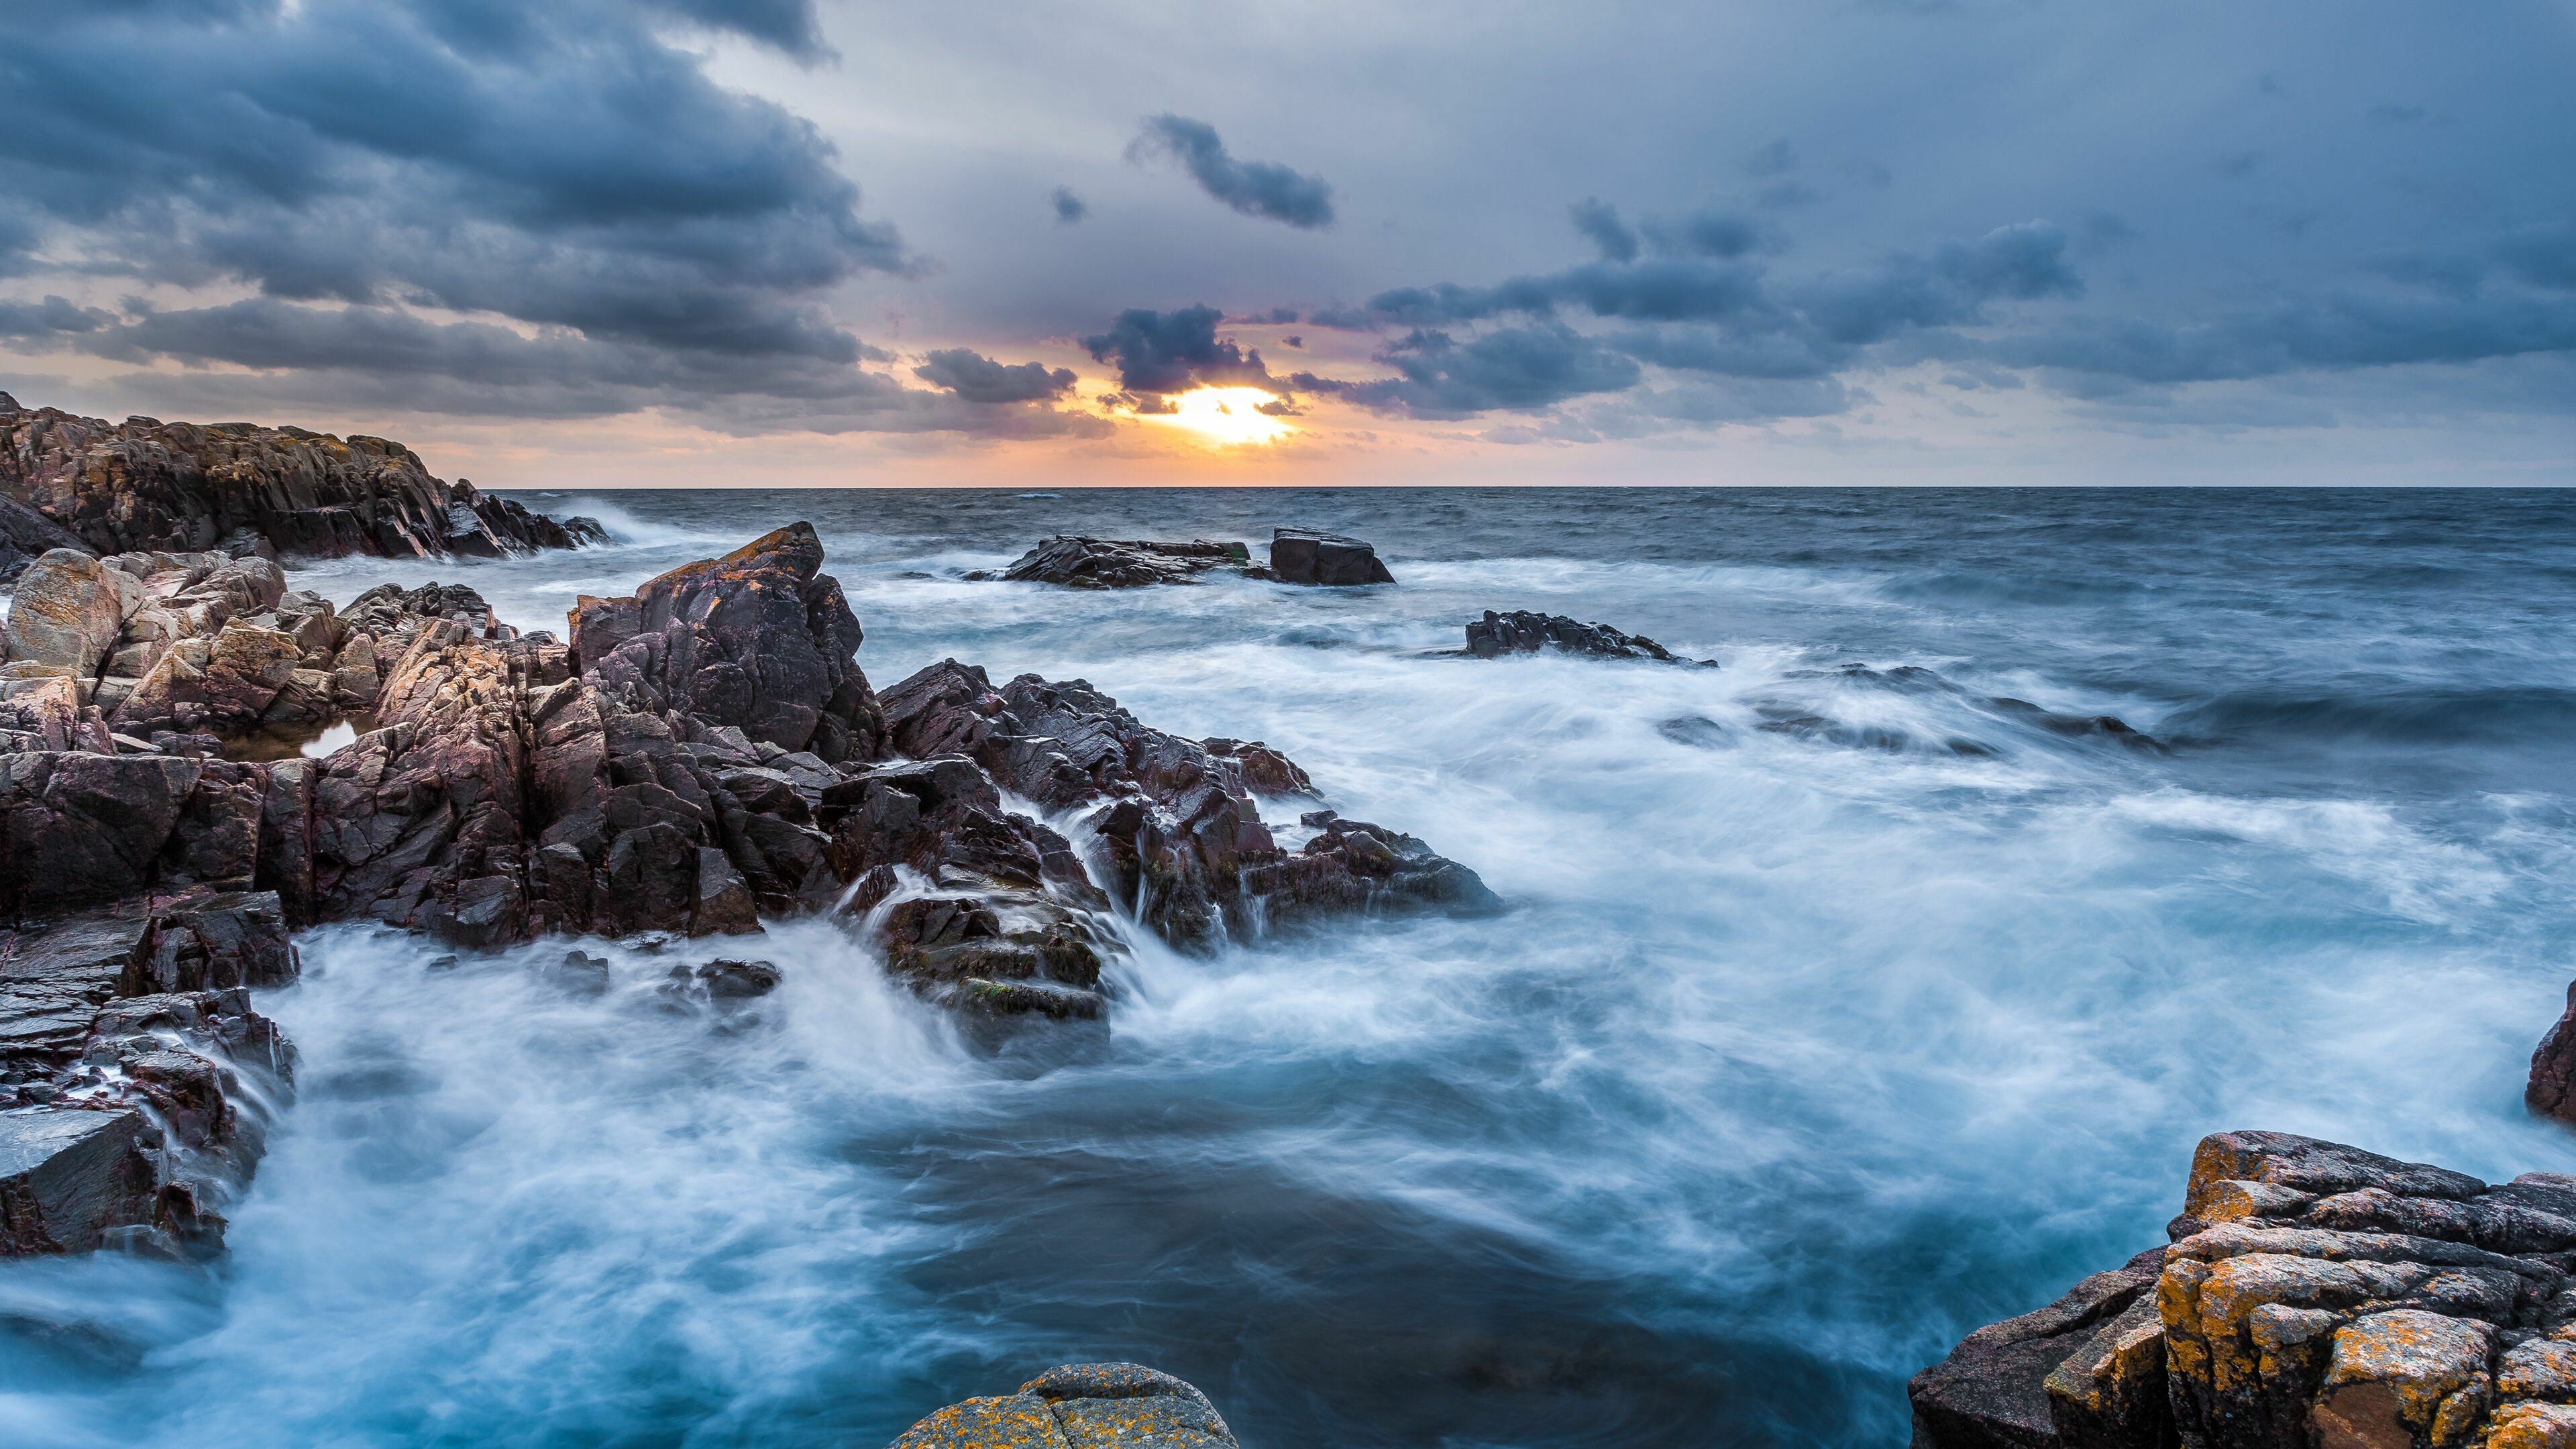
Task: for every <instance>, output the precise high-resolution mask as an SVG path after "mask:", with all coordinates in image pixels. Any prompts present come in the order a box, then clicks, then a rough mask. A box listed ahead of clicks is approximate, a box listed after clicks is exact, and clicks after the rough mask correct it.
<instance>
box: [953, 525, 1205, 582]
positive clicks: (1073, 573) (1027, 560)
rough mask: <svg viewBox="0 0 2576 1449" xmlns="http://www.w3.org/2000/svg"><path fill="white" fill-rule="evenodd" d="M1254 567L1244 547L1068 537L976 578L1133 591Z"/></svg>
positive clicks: (1038, 548)
mask: <svg viewBox="0 0 2576 1449" xmlns="http://www.w3.org/2000/svg"><path fill="white" fill-rule="evenodd" d="M1251 562H1252V552H1251V550H1249V549H1247V548H1245V547H1244V546H1243V545H1242V544H1239V543H1211V542H1209V541H1208V540H1206V539H1203V538H1202V539H1193V540H1191V541H1189V542H1187V543H1156V542H1150V541H1147V540H1143V539H1111V538H1087V537H1083V536H1080V535H1074V534H1065V535H1060V536H1058V537H1055V538H1050V539H1048V540H1046V541H1045V542H1043V543H1040V544H1039V545H1038V546H1037V547H1035V548H1033V549H1030V550H1029V551H1028V552H1027V553H1024V554H1022V555H1020V557H1019V559H1018V560H1017V561H1016V562H1014V563H1012V564H1011V566H1010V567H1008V568H1006V569H1003V570H1002V571H1001V572H1000V573H998V574H994V575H989V576H987V575H977V577H994V578H1002V579H1009V580H1012V581H1014V582H1021V583H1040V584H1062V585H1064V586H1065V587H1067V588H1074V589H1132V588H1141V587H1143V586H1145V585H1149V584H1187V583H1195V582H1197V580H1198V576H1199V575H1201V574H1203V573H1206V572H1207V571H1208V570H1210V569H1215V568H1224V567H1228V566H1232V567H1236V568H1241V567H1243V566H1245V565H1247V564H1249V563H1251Z"/></svg>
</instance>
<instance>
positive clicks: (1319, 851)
mask: <svg viewBox="0 0 2576 1449" xmlns="http://www.w3.org/2000/svg"><path fill="white" fill-rule="evenodd" d="M885 711H886V715H885V717H886V723H887V728H888V730H889V731H890V732H891V734H892V737H893V739H894V742H895V745H896V746H897V748H899V749H901V750H903V751H904V752H905V753H906V754H910V755H913V756H916V757H928V756H941V755H950V754H955V755H962V756H965V757H966V758H968V759H971V760H973V761H974V762H975V763H977V764H979V765H981V766H982V767H983V768H984V769H986V770H988V771H990V772H991V773H992V776H993V778H994V779H995V780H997V781H999V782H1000V783H1001V784H1003V785H1004V786H1006V787H1008V788H1009V789H1011V790H1013V791H1015V792H1017V793H1019V794H1021V795H1023V796H1026V797H1027V798H1029V799H1031V800H1034V801H1036V802H1037V803H1039V804H1040V805H1042V806H1044V807H1046V808H1048V809H1050V810H1071V809H1082V810H1086V811H1087V812H1088V814H1087V816H1086V823H1087V824H1088V825H1089V826H1090V828H1091V829H1092V830H1093V832H1094V833H1096V834H1097V835H1098V836H1099V838H1100V841H1101V844H1102V846H1103V847H1104V849H1105V852H1106V854H1107V855H1108V857H1109V865H1110V869H1111V872H1112V879H1111V880H1110V881H1109V882H1108V883H1107V884H1108V886H1109V888H1110V889H1111V890H1112V891H1114V892H1115V893H1117V895H1118V896H1119V898H1121V899H1124V900H1128V901H1132V902H1134V903H1135V909H1136V913H1137V915H1138V918H1139V919H1141V920H1142V921H1144V923H1145V924H1146V925H1148V926H1150V927H1151V928H1153V929H1154V930H1155V931H1156V932H1157V933H1158V934H1160V935H1162V936H1163V937H1164V938H1165V939H1167V940H1170V941H1172V942H1173V943H1174V944H1176V945H1181V946H1185V947H1205V946H1207V945H1210V944H1212V943H1213V942H1214V941H1216V940H1217V939H1219V938H1220V937H1222V936H1233V937H1237V938H1240V937H1243V936H1247V935H1252V934H1256V933H1257V932H1258V931H1259V930H1260V929H1263V928H1264V925H1265V923H1266V924H1267V925H1269V926H1283V925H1289V924H1293V923H1298V922H1302V921H1305V920H1311V919H1314V918H1317V917H1321V916H1325V915H1330V914H1338V913H1347V912H1356V911H1366V910H1380V909H1403V908H1409V907H1436V908H1445V909H1459V910H1486V909H1491V908H1493V907H1494V906H1495V905H1497V904H1498V902H1496V901H1495V899H1494V897H1493V895H1492V893H1491V892H1490V891H1488V890H1486V889H1485V886H1484V883H1483V882H1482V881H1480V880H1478V879H1477V878H1476V875H1475V873H1474V872H1473V871H1470V870H1468V869H1467V868H1466V867H1464V866H1461V865H1458V864H1456V863H1455V862H1452V861H1447V860H1443V859H1441V858H1440V857H1439V856H1437V855H1434V854H1432V853H1431V852H1430V851H1429V849H1428V848H1427V847H1424V846H1423V844H1422V842H1420V841H1418V840H1414V839H1412V838H1411V837H1409V836H1399V835H1396V834H1395V833H1394V832H1391V831H1384V830H1381V829H1380V828H1379V827H1376V826H1366V825H1357V826H1354V825H1349V824H1345V825H1344V826H1343V828H1341V829H1339V830H1334V829H1330V828H1324V829H1322V830H1321V832H1320V833H1319V834H1318V835H1317V836H1316V837H1315V838H1314V839H1313V840H1310V841H1309V842H1308V843H1307V844H1306V846H1305V848H1304V849H1303V850H1301V851H1299V852H1298V853H1297V854H1295V855H1293V856H1291V855H1289V854H1287V853H1286V852H1284V851H1283V850H1282V849H1281V848H1280V846H1279V844H1278V842H1277V839H1276V837H1275V836H1274V834H1273V832H1272V830H1271V828H1270V826H1268V825H1267V824H1266V823H1264V822H1263V821H1262V819H1261V813H1260V807H1259V805H1258V804H1257V803H1256V801H1255V800H1254V798H1253V792H1252V789H1251V787H1250V784H1249V783H1248V781H1247V779H1246V773H1245V771H1246V759H1245V757H1243V756H1242V755H1241V753H1240V751H1236V752H1232V753H1228V754H1215V753H1212V752H1210V751H1209V750H1208V749H1207V747H1206V746H1204V745H1202V744H1200V743H1198V742H1197V741H1194V740H1186V739H1182V738H1179V737H1178V736H1174V735H1167V734H1164V733H1163V732H1162V731H1160V730H1155V729H1150V728H1148V727H1146V726H1145V725H1143V724H1141V723H1139V722H1138V721H1137V719H1136V718H1135V716H1133V715H1131V714H1129V713H1128V712H1127V711H1126V710H1124V709H1121V708H1119V706H1118V702H1117V701H1116V700H1114V699H1111V698H1109V697H1108V696H1107V695H1104V694H1102V693H1100V692H1099V691H1098V690H1096V689H1093V688H1092V687H1091V686H1090V685H1089V684H1086V683H1084V682H1083V681H1081V680H1070V681H1066V682H1064V683H1060V684H1058V683H1049V682H1048V681H1046V680H1044V679H1041V678H1039V677H1038V676H1036V675H1034V674H1024V675H1021V676H1020V677H1019V678H1017V679H1014V680H1012V681H1011V682H1010V683H1009V684H1008V685H1006V686H1004V687H1003V688H1001V689H999V690H996V689H995V688H994V687H993V685H992V682H991V680H990V679H989V678H988V677H987V676H986V675H985V674H984V672H983V671H982V670H981V669H977V668H974V667H972V666H968V665H964V664H960V663H958V662H957V661H956V660H953V659H950V660H943V661H942V662H940V663H938V664H935V665H932V666H930V667H929V668H927V669H924V670H922V671H920V672H919V673H917V674H915V675H913V676H912V677H911V678H909V679H906V680H905V681H904V682H903V683H901V684H898V685H896V686H895V687H894V688H892V689H890V690H888V691H886V694H885ZM1265 755H1266V756H1267V758H1258V757H1256V758H1257V759H1258V764H1259V767H1260V768H1261V770H1262V771H1263V773H1264V775H1265V776H1266V777H1267V778H1268V779H1269V780H1270V781H1271V782H1272V783H1277V782H1279V781H1281V780H1283V779H1284V780H1290V781H1294V780H1302V779H1303V778H1304V776H1303V772H1297V771H1295V769H1294V766H1293V765H1289V764H1288V762H1287V761H1286V760H1285V757H1283V756H1278V755H1276V753H1275V752H1265ZM1281 766H1286V769H1285V770H1282V769H1281V768H1280V767H1281ZM1316 824H1317V825H1318V826H1322V825H1323V824H1324V822H1322V821H1320V820H1319V821H1317V822H1316ZM1256 902H1257V903H1258V909H1256V906H1255V903H1256Z"/></svg>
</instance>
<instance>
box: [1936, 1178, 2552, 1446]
mask: <svg viewBox="0 0 2576 1449" xmlns="http://www.w3.org/2000/svg"><path fill="white" fill-rule="evenodd" d="M2167 1231H2168V1234H2169V1235H2170V1236H2171V1237H2172V1238H2173V1240H2174V1241H2173V1242H2172V1244H2171V1245H2170V1246H2168V1247H2166V1248H2163V1249H2159V1250H2154V1251H2152V1252H2149V1253H2146V1254H2141V1255H2140V1256H2139V1257H2138V1258H2135V1259H2133V1260H2131V1262H2130V1263H2129V1264H2128V1265H2127V1266H2126V1267H2124V1268H2121V1269H2119V1270H2116V1271H2114V1272H2110V1273H2101V1274H2096V1275H2094V1276H2093V1277H2091V1278H2087V1279H2086V1280H2084V1282H2083V1283H2081V1284H2078V1285H2077V1286H2076V1288H2075V1289H2074V1290H2073V1291H2072V1292H2070V1293H2069V1294H2067V1295H2066V1297H2064V1298H2062V1299H2060V1300H2059V1301H2058V1302H2056V1303H2054V1304H2051V1305H2049V1306H2048V1307H2046V1308H2042V1309H2039V1310H2037V1311H2035V1312H2033V1313H2030V1314H2025V1315H2023V1316H2022V1317H2020V1318H2015V1319H2009V1320H2006V1321H2005V1322H2003V1323H1999V1324H1995V1325H1993V1326H1992V1327H1989V1328H1984V1329H1980V1330H1978V1331H1977V1332H1976V1333H1974V1334H1971V1335H1969V1337H1968V1338H1967V1340H1966V1341H1964V1342H1963V1343H1961V1344H1960V1345H1959V1347H1958V1349H1957V1350H1956V1351H1955V1352H1953V1353H1952V1354H1951V1355H1950V1357H1949V1358H1948V1359H1946V1360H1944V1361H1943V1362H1942V1363H1940V1364H1938V1365H1935V1366H1934V1367H1932V1368H1930V1369H1926V1370H1925V1371H1924V1372H1923V1373H1921V1374H1918V1375H1916V1376H1915V1379H1914V1381H1913V1384H1912V1385H1911V1387H1910V1393H1911V1396H1912V1399H1913V1404H1914V1411H1915V1417H1914V1424H1915V1441H1914V1442H1915V1443H1916V1445H1917V1446H1921V1449H1954V1446H1962V1445H1972V1446H1987V1445H2010V1446H2015V1449H2035V1446H2036V1449H2045V1446H2059V1445H2063V1446H2067V1449H2091V1446H2119V1449H2130V1446H2135V1449H2153V1446H2169V1445H2176V1444H2181V1445H2189V1446H2193V1449H2239V1446H2243V1449H2257V1446H2260V1449H2315V1446H2336V1449H2380V1446H2388V1449H2396V1446H2412V1449H2451V1446H2463V1449H2465V1446H2469V1445H2483V1446H2486V1449H2534V1446H2558V1445H2566V1444H2570V1443H2576V1346H2571V1345H2576V1283H2572V1282H2571V1277H2570V1268H2571V1266H2576V1264H2572V1263H2571V1258H2570V1254H2571V1251H2576V1178H2571V1177H2566V1176H2562V1175H2560V1174H2556V1173H2530V1174H2526V1175H2524V1176H2522V1177H2518V1178H2516V1179H2514V1180H2513V1181H2512V1182H2510V1183H2506V1184H2504V1185H2502V1186H2490V1185H2488V1184H2486V1183H2484V1182H2481V1181H2479V1180H2478V1179H2476V1178H2473V1177H2470V1176H2468V1175H2467V1174H2465V1173H2458V1172H2451V1171H2448V1170H2445V1169H2443V1168H2438V1167H2431V1166H2427V1165H2425V1164H2422V1163H2409V1162H2400V1161H2397V1160H2395V1159H2393V1158H2387V1157H2382V1156H2379V1155H2378V1154H2376V1153H2371V1152H2364V1151H2361V1150H2360V1149H2358V1148H2353V1147H2346V1146H2343V1145H2341V1144H2338V1143H2332V1142H2320V1141H2317V1140H2315V1139H2313V1138H2306V1137H2295V1136H2291V1135H2289V1134H2287V1133H2278V1132H2223V1133H2219V1134H2217V1135H2215V1136H2212V1137H2208V1138H2204V1139H2203V1140H2202V1141H2201V1144H2200V1147H2199V1149H2198V1151H2197V1152H2195V1153H2194V1154H2193V1157H2192V1169H2191V1180H2190V1184H2189V1186H2188V1188H2187V1190H2186V1192H2185V1195H2184V1201H2183V1211H2182V1213H2181V1215H2180V1216H2178V1217H2177V1218H2175V1219H2174V1222H2173V1224H2172V1226H2171V1227H2170V1228H2169V1229H2168V1230H2167Z"/></svg>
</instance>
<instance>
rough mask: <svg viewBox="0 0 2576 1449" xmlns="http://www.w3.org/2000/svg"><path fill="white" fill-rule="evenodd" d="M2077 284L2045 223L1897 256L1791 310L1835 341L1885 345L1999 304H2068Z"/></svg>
mask: <svg viewBox="0 0 2576 1449" xmlns="http://www.w3.org/2000/svg"><path fill="white" fill-rule="evenodd" d="M2083 290H2084V282H2083V279H2082V278H2080V277H2078V276H2076V275H2075V272H2074V270H2073V269H2072V268H2070V267H2069V266H2068V265H2067V264H2066V233H2065V232H2063V231H2060V230H2059V229H2058V228H2056V227H2055V226H2052V225H2050V224H2049V223H2047V222H2044V221H2032V222H2024V223H2021V224H2020V225H2017V226H2007V227H1999V228H1997V229H1996V230H1994V231H1991V232H1988V233H1987V234H1986V235H1984V236H1982V237H1979V238H1978V239H1976V240H1975V241H1972V242H1959V241H1951V242H1943V243H1942V244H1941V245H1940V246H1939V247H1937V248H1935V249H1934V250H1933V251H1932V253H1931V254H1930V255H1929V256H1917V255H1898V256H1895V257H1891V258H1889V259H1888V260H1887V261H1885V262H1884V263H1882V264H1880V265H1879V266H1878V267H1876V268H1873V269H1871V270H1870V271H1868V272H1865V273H1861V274H1857V275H1853V276H1846V277H1833V278H1828V279H1825V280H1823V281H1819V282H1814V283H1810V284H1808V285H1807V286H1805V287H1802V288H1799V289H1797V290H1796V292H1795V293H1794V294H1793V295H1794V298H1795V302H1796V305H1797V307H1798V310H1799V311H1800V312H1801V313H1802V314H1803V315H1805V316H1806V317H1807V318H1808V319H1809V320H1810V321H1812V322H1814V323H1815V324H1816V325H1817V326H1818V327H1820V328H1822V329H1823V331H1824V333H1825V335H1826V336H1828V337H1831V338H1833V339H1834V340H1835V341H1837V342H1843V343H1868V342H1879V341H1884V340H1885V339H1887V338H1888V337H1891V336H1893V335H1895V334H1896V333H1897V332H1899V331H1901V330H1903V329H1905V328H1908V327H1946V326H1956V325H1958V324H1961V323H1965V322H1973V321H1975V320H1976V319H1977V318H1978V317H1979V316H1980V315H1982V313H1983V310H1984V308H1985V306H1986V304H1987V303H1988V302H1991V301H1994V300H1996V299H1998V298H2014V299H2019V300H2024V301H2028V300H2031V299H2034V298H2039V297H2051V296H2055V297H2073V296H2078V295H2080V294H2081V293H2082V292H2083Z"/></svg>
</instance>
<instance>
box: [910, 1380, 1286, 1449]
mask: <svg viewBox="0 0 2576 1449" xmlns="http://www.w3.org/2000/svg"><path fill="white" fill-rule="evenodd" d="M1235 1443H1236V1440H1235V1437H1234V1431H1233V1430H1231V1429H1228V1428H1227V1427H1226V1426H1225V1420H1224V1418H1223V1417H1221V1416H1220V1415H1219V1414H1218V1413H1217V1411H1216V1405H1214V1404H1212V1403H1209V1402H1208V1396H1207V1395H1205V1394H1203V1393H1200V1392H1199V1391H1198V1389H1197V1388H1196V1387H1194V1386H1192V1385H1190V1384H1187V1383H1184V1382H1182V1381H1181V1380H1179V1379H1176V1378H1174V1377H1172V1376H1171V1375H1170V1374H1167V1373H1161V1372H1158V1371H1156V1370H1154V1369H1149V1368H1146V1367H1144V1366H1143V1365H1141V1364H1132V1363H1083V1364H1067V1365H1065V1366H1064V1367H1062V1368H1052V1369H1049V1370H1047V1371H1046V1372H1045V1373H1042V1374H1040V1375H1038V1376H1037V1377H1036V1378H1033V1379H1031V1380H1029V1381H1028V1382H1027V1383H1025V1384H1022V1385H1020V1391H1019V1392H1018V1393H1016V1394H1012V1395H1010V1396H1008V1397H1003V1398H989V1399H968V1400H966V1401H965V1402H964V1403H960V1404H951V1405H949V1406H948V1407H947V1408H944V1409H941V1410H940V1411H938V1412H937V1413H935V1414H932V1415H930V1416H929V1417H928V1418H926V1419H923V1420H922V1421H921V1422H920V1423H918V1424H915V1425H913V1426H912V1427H911V1428H909V1429H906V1430H905V1431H904V1432H903V1434H902V1436H901V1437H899V1438H897V1439H896V1440H895V1441H894V1443H893V1444H891V1445H889V1446H888V1449H1131V1446H1137V1449H1234V1445H1235Z"/></svg>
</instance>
